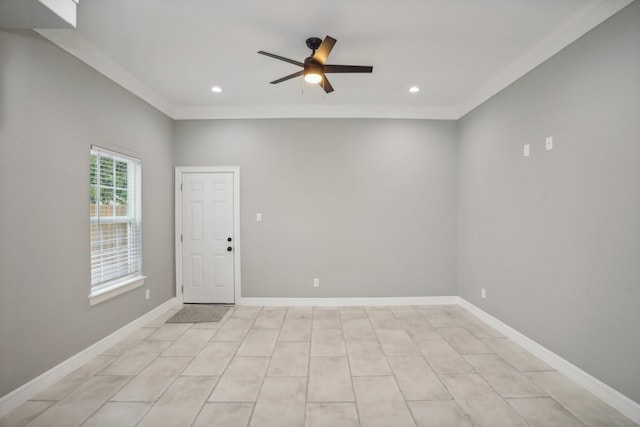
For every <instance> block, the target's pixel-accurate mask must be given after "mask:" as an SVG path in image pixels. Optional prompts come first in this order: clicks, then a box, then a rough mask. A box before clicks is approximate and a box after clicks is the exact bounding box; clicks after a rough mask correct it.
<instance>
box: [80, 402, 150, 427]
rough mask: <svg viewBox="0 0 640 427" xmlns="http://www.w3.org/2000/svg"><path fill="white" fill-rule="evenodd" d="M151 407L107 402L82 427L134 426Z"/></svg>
mask: <svg viewBox="0 0 640 427" xmlns="http://www.w3.org/2000/svg"><path fill="white" fill-rule="evenodd" d="M151 405H153V403H151V402H107V403H105V404H104V406H103V407H102V408H100V409H99V410H98V411H97V412H96V413H95V414H93V415H92V416H91V418H89V419H88V420H87V421H86V422H85V423H83V424H82V427H115V426H118V427H125V426H135V425H136V424H138V421H140V420H141V419H142V417H143V416H144V414H146V413H147V411H149V408H151Z"/></svg>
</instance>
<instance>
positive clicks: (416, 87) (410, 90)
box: [409, 86, 420, 93]
mask: <svg viewBox="0 0 640 427" xmlns="http://www.w3.org/2000/svg"><path fill="white" fill-rule="evenodd" d="M409 92H411V93H418V92H420V88H419V87H418V86H411V87H410V88H409Z"/></svg>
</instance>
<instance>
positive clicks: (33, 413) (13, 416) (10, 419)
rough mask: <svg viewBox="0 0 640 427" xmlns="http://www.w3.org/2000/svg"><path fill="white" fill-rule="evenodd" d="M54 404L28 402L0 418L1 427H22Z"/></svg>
mask: <svg viewBox="0 0 640 427" xmlns="http://www.w3.org/2000/svg"><path fill="white" fill-rule="evenodd" d="M54 403H55V402H51V401H50V402H45V401H35V400H28V401H26V402H24V403H23V404H22V405H20V406H18V407H17V408H15V409H14V410H12V411H11V412H9V413H8V414H6V415H5V416H3V417H0V426H2V427H22V426H24V425H27V424H28V423H29V422H30V421H31V420H33V419H34V418H35V417H37V416H38V415H40V414H41V413H43V412H44V411H45V410H47V409H48V408H49V407H50V406H51V405H53V404H54Z"/></svg>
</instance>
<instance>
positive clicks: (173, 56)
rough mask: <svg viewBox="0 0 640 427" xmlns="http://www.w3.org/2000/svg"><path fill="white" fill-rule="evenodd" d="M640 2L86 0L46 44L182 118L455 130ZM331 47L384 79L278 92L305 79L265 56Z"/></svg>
mask: <svg viewBox="0 0 640 427" xmlns="http://www.w3.org/2000/svg"><path fill="white" fill-rule="evenodd" d="M630 2H631V0H323V1H318V0H315V1H310V0H180V1H175V0H173V1H169V0H108V1H105V0H81V1H80V3H79V5H78V10H77V12H78V15H77V28H76V29H75V30H69V29H55V30H52V29H46V30H45V29H42V30H38V31H39V32H40V33H41V34H42V35H43V36H45V37H47V38H49V39H50V40H51V41H53V42H54V43H56V44H58V45H59V46H61V47H62V48H64V49H66V50H68V51H69V52H71V53H72V54H74V55H76V56H77V57H78V58H80V59H82V60H83V61H85V62H86V63H88V64H89V65H91V66H93V67H94V68H96V69H97V70H99V71H100V72H102V73H104V74H105V75H107V76H108V77H110V78H112V79H113V80H115V81H116V82H118V83H119V84H121V85H122V86H124V87H125V88H127V89H128V90H130V91H131V92H133V93H135V94H136V95H138V96H140V97H141V98H143V99H145V100H146V101H147V102H149V103H150V104H152V105H153V106H155V107H156V108H158V109H159V110H161V111H163V112H165V113H166V114H168V115H169V116H171V117H173V118H176V119H189V118H254V117H399V118H437V119H457V118H459V117H461V116H462V115H464V114H466V113H467V112H469V111H470V110H472V109H473V108H475V107H476V106H477V105H479V104H480V103H482V102H484V101H485V100H486V99H488V98H489V97H491V96H492V95H494V94H495V93H496V92H498V91H499V90H501V89H503V88H504V87H506V86H507V85H508V84H510V83H512V82H513V81H515V80H516V79H517V78H518V77H520V76H521V75H523V74H524V73H526V72H527V71H529V70H531V69H532V68H533V67H535V66H537V65H538V64H540V63H541V62H543V61H544V60H546V59H547V58H548V57H550V56H551V55H553V54H554V53H556V52H557V51H559V50H560V49H562V48H563V47H565V46H566V45H567V44H569V43H571V42H572V41H573V40H575V39H576V38H578V37H580V36H581V35H582V34H584V33H585V32H586V31H588V30H589V29H591V28H593V27H594V26H596V25H597V24H599V23H600V22H602V21H603V20H605V19H606V18H608V17H609V16H611V15H612V14H614V13H615V12H617V11H618V10H620V9H621V8H622V7H624V6H625V5H627V4H629V3H630ZM326 35H330V36H332V37H334V38H336V39H337V40H338V41H337V43H336V45H335V47H334V49H333V51H332V52H331V55H330V56H329V60H328V61H327V63H330V64H354V65H373V67H374V70H373V73H372V74H330V75H329V79H330V81H331V83H332V85H333V87H334V88H335V92H332V93H330V94H324V92H323V90H322V89H321V88H320V87H318V86H314V85H309V84H307V83H304V82H303V80H302V78H296V79H292V80H289V81H286V82H283V83H280V84H278V85H271V84H269V82H270V81H272V80H275V79H277V78H280V77H283V76H285V75H288V74H291V73H294V72H296V71H298V70H299V68H297V67H296V66H294V65H291V64H288V63H286V62H282V61H277V60H275V59H272V58H268V57H266V56H262V55H258V54H257V51H259V50H265V51H267V52H271V53H275V54H278V55H281V56H285V57H288V58H291V59H295V60H298V61H303V60H304V58H305V57H306V56H308V55H309V54H310V50H308V48H307V47H306V45H305V40H306V39H307V38H308V37H312V36H316V37H320V38H324V37H325V36H326ZM214 85H215V86H220V87H221V88H222V89H223V92H222V93H220V94H214V93H212V92H211V87H212V86H214ZM413 85H417V86H419V87H420V88H421V90H420V92H419V93H417V94H411V93H409V92H408V89H409V87H410V86H413Z"/></svg>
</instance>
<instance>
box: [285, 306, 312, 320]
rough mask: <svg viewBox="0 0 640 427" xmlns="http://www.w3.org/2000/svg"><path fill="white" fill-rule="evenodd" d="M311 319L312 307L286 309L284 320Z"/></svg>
mask: <svg viewBox="0 0 640 427" xmlns="http://www.w3.org/2000/svg"><path fill="white" fill-rule="evenodd" d="M312 317H313V308H312V307H288V308H287V314H286V315H285V319H309V320H311V318H312Z"/></svg>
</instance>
